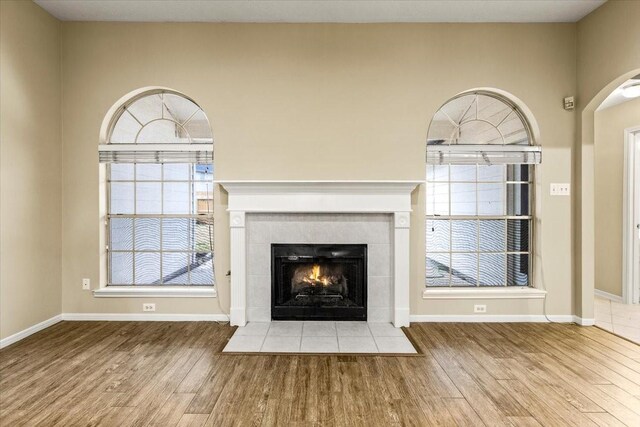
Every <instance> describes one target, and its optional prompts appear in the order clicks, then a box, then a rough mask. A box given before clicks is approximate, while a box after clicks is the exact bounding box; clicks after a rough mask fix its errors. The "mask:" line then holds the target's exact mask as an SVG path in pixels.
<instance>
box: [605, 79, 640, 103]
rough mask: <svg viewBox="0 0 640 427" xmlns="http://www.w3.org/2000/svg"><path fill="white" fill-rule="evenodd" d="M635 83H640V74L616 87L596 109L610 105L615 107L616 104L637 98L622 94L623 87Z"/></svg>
mask: <svg viewBox="0 0 640 427" xmlns="http://www.w3.org/2000/svg"><path fill="white" fill-rule="evenodd" d="M633 83H640V74H638V75H637V76H635V77H632V78H630V79H629V80H627V81H626V82H624V83H622V84H621V85H620V86H618V87H617V88H615V89H614V90H613V92H611V93H610V94H609V96H607V98H606V99H605V100H604V101H602V104H600V106H599V107H598V108H597V109H596V111H602V110H604V109H605V108H610V107H613V106H614V105H618V104H622V103H623V102H627V101H631V100H633V99H636V98H626V97H625V96H623V95H622V88H623V87H625V86H627V85H630V84H633Z"/></svg>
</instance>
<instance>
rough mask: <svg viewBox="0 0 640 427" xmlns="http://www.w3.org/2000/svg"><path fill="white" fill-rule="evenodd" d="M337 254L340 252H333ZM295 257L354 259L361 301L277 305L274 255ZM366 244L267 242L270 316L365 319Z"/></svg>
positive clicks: (276, 273)
mask: <svg viewBox="0 0 640 427" xmlns="http://www.w3.org/2000/svg"><path fill="white" fill-rule="evenodd" d="M337 254H340V255H337ZM284 257H287V258H288V257H292V258H291V259H293V257H296V260H297V259H300V258H302V259H304V260H305V261H306V262H323V261H326V260H328V259H358V260H360V265H361V271H360V274H361V275H362V305H358V306H356V307H317V306H299V307H291V306H279V305H277V304H276V301H277V294H276V282H277V281H278V279H279V277H278V275H279V274H280V272H279V271H278V258H284ZM367 288H368V284H367V245H366V244H314V243H294V244H291V243H272V244H271V319H272V320H367Z"/></svg>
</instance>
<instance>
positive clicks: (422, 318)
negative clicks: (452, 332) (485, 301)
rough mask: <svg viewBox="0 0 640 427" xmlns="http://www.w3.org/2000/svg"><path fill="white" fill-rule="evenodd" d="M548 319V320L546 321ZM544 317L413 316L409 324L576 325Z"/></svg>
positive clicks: (561, 318)
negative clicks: (547, 323)
mask: <svg viewBox="0 0 640 427" xmlns="http://www.w3.org/2000/svg"><path fill="white" fill-rule="evenodd" d="M547 317H548V319H547ZM547 317H545V316H544V315H542V314H479V315H478V314H464V315H458V314H443V315H438V314H413V315H411V322H414V323H420V322H442V323H447V322H460V323H483V322H486V323H522V322H529V323H545V322H549V321H552V322H558V323H574V322H575V323H577V322H576V320H575V316H572V315H570V314H566V315H549V316H547Z"/></svg>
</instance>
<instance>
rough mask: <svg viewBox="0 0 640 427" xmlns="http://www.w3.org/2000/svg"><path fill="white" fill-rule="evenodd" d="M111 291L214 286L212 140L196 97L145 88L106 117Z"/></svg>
mask: <svg viewBox="0 0 640 427" xmlns="http://www.w3.org/2000/svg"><path fill="white" fill-rule="evenodd" d="M105 123H106V125H105V126H103V135H102V139H103V140H102V141H101V144H100V150H99V153H100V156H99V157H100V162H101V163H104V164H106V185H107V191H106V199H107V200H106V242H107V254H108V257H107V258H108V261H107V262H108V268H107V272H108V273H107V285H108V286H132V285H146V286H164V285H171V286H177V285H182V286H185V285H186V286H189V285H193V286H195V285H209V286H213V284H214V272H213V138H212V134H211V127H210V126H209V121H208V119H207V117H206V115H205V114H204V112H203V111H202V109H201V108H200V107H199V106H198V105H197V104H196V103H195V102H194V101H193V100H191V99H190V98H188V97H186V96H184V95H182V94H180V93H178V92H175V91H172V90H169V89H159V88H158V89H151V90H144V91H141V92H140V93H137V94H135V95H133V96H130V97H128V98H126V99H125V100H124V101H123V100H121V102H120V103H119V104H118V105H116V106H114V107H113V108H112V111H111V113H110V117H108V118H107V119H105Z"/></svg>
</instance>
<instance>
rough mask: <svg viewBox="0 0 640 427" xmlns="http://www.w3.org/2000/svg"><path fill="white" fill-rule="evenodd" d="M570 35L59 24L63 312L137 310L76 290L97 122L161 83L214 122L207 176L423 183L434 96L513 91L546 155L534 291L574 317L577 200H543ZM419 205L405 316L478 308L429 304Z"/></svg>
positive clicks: (570, 85) (554, 165) (221, 224)
mask: <svg viewBox="0 0 640 427" xmlns="http://www.w3.org/2000/svg"><path fill="white" fill-rule="evenodd" d="M575 27H576V26H575V24H527V25H517V24H478V25H455V24H411V25H404V24H389V25H378V24H371V25H331V24H307V25H293V24H290V25H288V24H279V25H278V24H248V25H247V24H245V25H243V24H117V23H63V25H62V29H63V31H62V34H63V41H62V65H63V87H64V101H63V111H62V117H63V122H64V135H63V158H64V165H65V167H64V175H63V183H64V192H63V205H64V207H65V209H64V212H63V232H62V234H63V236H64V242H63V253H64V257H63V274H62V277H63V311H64V312H139V311H141V302H142V300H140V299H109V300H105V299H95V298H93V297H92V296H91V293H89V292H86V291H82V290H81V286H80V281H81V278H82V277H90V278H91V279H92V281H93V282H94V283H97V282H98V275H99V252H100V248H99V241H98V238H99V233H98V230H99V223H98V215H99V213H98V189H99V183H98V165H97V154H96V150H97V143H98V132H99V129H100V124H101V122H102V119H103V117H104V114H105V113H106V111H107V110H108V109H109V107H110V106H111V105H112V104H113V103H114V102H115V101H116V100H117V99H118V98H120V97H121V96H122V95H124V94H126V93H128V92H129V91H132V90H134V89H136V88H139V87H143V86H149V85H158V86H166V87H171V88H173V89H176V90H179V91H182V92H184V93H186V94H188V95H189V96H191V97H193V98H194V99H195V100H196V101H197V102H198V103H199V104H200V105H201V106H202V107H203V108H204V110H205V112H206V113H207V114H208V116H209V118H210V120H211V123H212V126H213V131H214V138H215V141H216V145H215V150H216V151H215V156H216V179H381V180H382V179H418V180H420V179H423V177H424V170H425V165H424V149H425V139H426V134H427V128H428V125H429V121H430V118H431V116H432V115H433V114H434V113H435V111H436V110H437V109H438V107H439V106H440V105H441V104H442V103H443V102H445V101H446V100H447V99H448V98H449V97H451V96H453V95H455V94H456V93H458V92H461V91H463V90H466V89H469V88H474V87H495V88H499V89H502V90H505V91H508V92H510V93H512V94H514V95H516V96H517V97H519V98H520V99H521V100H522V101H523V102H524V103H525V104H526V105H527V106H528V107H529V108H530V109H531V111H532V112H533V114H534V115H535V117H536V119H537V122H538V125H539V128H540V134H541V140H540V143H541V144H542V145H543V147H544V155H543V157H544V163H543V165H542V166H541V167H540V168H539V173H538V178H539V186H538V187H539V190H540V191H539V199H538V201H539V202H538V215H539V218H538V221H537V229H538V231H539V235H540V236H541V237H540V238H539V239H538V252H540V253H544V256H541V257H539V259H538V260H537V265H538V270H540V267H542V270H543V273H544V274H537V275H536V284H537V285H539V286H542V285H544V286H545V287H546V288H547V289H548V290H549V301H548V304H547V308H548V312H550V313H552V314H571V312H572V268H571V264H572V262H571V242H572V240H571V239H572V237H571V229H572V222H571V202H570V199H569V198H562V197H554V198H551V197H549V196H548V187H549V183H550V182H569V181H570V180H571V176H572V171H571V167H570V165H571V159H572V146H573V141H574V140H575V133H574V123H575V117H574V113H572V112H567V111H564V110H563V109H562V102H561V101H562V97H563V96H567V95H570V94H574V93H575V91H576V86H575V75H576V68H575V67H576V57H575V52H576V37H575ZM310 162H313V163H314V164H315V165H317V166H315V167H309V163H310ZM215 197H216V202H217V205H216V230H215V236H216V242H215V244H216V248H217V251H216V272H217V275H216V277H217V281H218V283H219V288H220V292H221V294H222V302H223V305H224V306H228V295H229V289H228V280H227V279H226V278H225V276H224V273H225V272H226V271H227V270H228V266H229V256H228V248H229V233H228V219H227V213H226V212H225V209H226V197H225V195H224V193H222V194H221V193H220V189H219V188H217V189H216V196H215ZM413 200H414V212H413V215H412V221H413V222H412V239H411V244H412V260H411V272H412V275H411V278H412V285H411V311H412V314H451V313H457V314H472V306H473V302H472V301H469V302H464V303H457V302H446V301H444V302H443V301H437V302H436V301H425V300H422V298H421V292H422V290H423V286H424V221H423V218H424V213H425V212H424V208H423V205H424V189H423V188H422V187H421V188H419V189H418V190H417V191H416V192H415V193H414V197H413ZM538 273H540V271H538ZM543 277H544V284H543V283H542V281H543V280H542V278H543ZM145 301H146V300H145ZM150 301H151V302H153V300H150ZM155 302H156V304H157V311H158V312H165V313H166V312H171V313H215V312H217V307H216V304H215V302H214V301H212V300H209V299H199V300H196V299H192V300H188V299H181V300H175V299H158V300H156V301H155ZM488 309H489V313H490V314H540V313H541V312H542V304H541V302H540V301H535V302H525V301H522V302H516V303H514V302H512V301H507V302H504V301H503V302H500V301H488Z"/></svg>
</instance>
